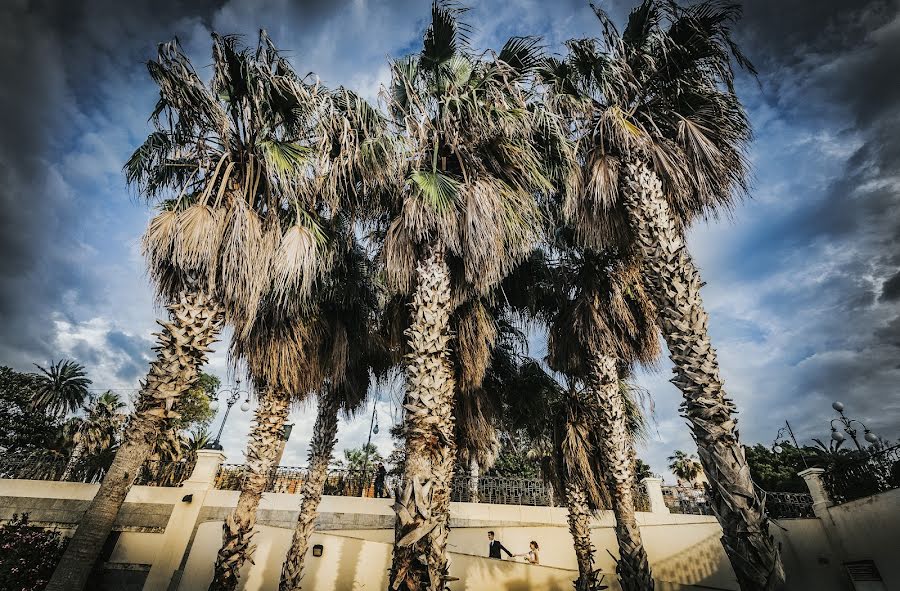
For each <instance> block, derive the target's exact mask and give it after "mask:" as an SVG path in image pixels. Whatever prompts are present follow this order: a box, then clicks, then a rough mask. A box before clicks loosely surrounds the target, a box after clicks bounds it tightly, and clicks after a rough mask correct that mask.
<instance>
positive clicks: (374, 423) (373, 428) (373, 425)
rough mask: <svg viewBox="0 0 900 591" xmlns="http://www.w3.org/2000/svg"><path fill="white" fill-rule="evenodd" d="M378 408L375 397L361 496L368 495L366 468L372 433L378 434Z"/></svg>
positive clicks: (364, 452)
mask: <svg viewBox="0 0 900 591" xmlns="http://www.w3.org/2000/svg"><path fill="white" fill-rule="evenodd" d="M377 409H378V399H377V398H376V399H375V404H373V405H372V420H371V421H369V439H368V440H367V441H366V447H365V449H364V450H363V469H362V485H363V490H362V494H361V495H359V496H361V497H364V496H366V489H368V488H369V487H368V482H367V481H366V470H368V468H369V446H370V445H372V433H375V435H378V417H377V416H376V415H375V411H376V410H377Z"/></svg>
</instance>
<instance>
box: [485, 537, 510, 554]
mask: <svg viewBox="0 0 900 591" xmlns="http://www.w3.org/2000/svg"><path fill="white" fill-rule="evenodd" d="M500 550H503V551H504V552H506V555H507V556H509V557H510V558H511V557H512V552H510V551H509V550H507V549H506V546H504V545H503V544H501V543H500V540H495V539H494V532H492V531H489V532H488V558H497V559H499V558H500Z"/></svg>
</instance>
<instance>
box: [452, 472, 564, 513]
mask: <svg viewBox="0 0 900 591" xmlns="http://www.w3.org/2000/svg"><path fill="white" fill-rule="evenodd" d="M450 494H451V496H450V500H451V501H455V502H457V503H487V504H491V505H531V506H539V507H552V506H553V505H554V499H553V493H552V491H551V490H550V485H548V484H546V483H544V481H543V480H541V479H540V478H511V477H506V476H479V477H477V478H475V477H472V476H457V477H455V478H454V479H453V490H452V492H451V493H450Z"/></svg>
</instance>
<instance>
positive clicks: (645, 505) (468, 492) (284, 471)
mask: <svg viewBox="0 0 900 591" xmlns="http://www.w3.org/2000/svg"><path fill="white" fill-rule="evenodd" d="M306 475H307V468H304V467H298V466H278V467H277V468H275V469H273V470H272V471H271V473H270V476H269V483H268V485H267V486H266V492H277V493H286V494H299V493H300V492H301V488H302V486H303V482H304V481H305V480H306ZM246 476H247V474H246V466H245V465H244V464H222V466H221V467H220V468H219V472H218V473H217V474H216V478H215V487H216V488H217V489H220V490H240V489H241V486H242V484H243V482H244V478H246ZM399 482H400V478H399V477H396V476H391V475H389V476H388V477H387V478H386V480H385V484H384V487H383V489H382V490H381V491H376V489H375V480H374V474H373V472H372V471H366V473H365V474H363V472H362V471H361V470H347V469H342V468H332V469H329V470H328V475H327V476H326V477H325V485H324V487H323V488H324V490H323V494H325V495H333V496H343V497H362V496H365V497H369V498H373V497H375V496H376V492H380V493H381V496H383V497H388V496H393V494H394V491H395V490H396V489H397V485H398V483H399ZM364 493H365V494H364ZM450 499H451V500H452V501H453V502H459V503H485V504H493V505H530V506H541V507H553V506H558V505H562V504H564V503H562V499H555V498H554V496H553V490H552V488H551V487H550V485H549V484H547V483H545V482H544V481H543V480H541V479H540V478H514V477H506V476H479V477H472V476H467V475H459V476H456V477H455V478H454V479H453V485H452V490H451V497H450ZM634 503H635V510H636V511H649V510H650V501H649V498H648V497H647V494H646V492H645V491H644V490H643V488H639V489H638V490H636V491H635V495H634Z"/></svg>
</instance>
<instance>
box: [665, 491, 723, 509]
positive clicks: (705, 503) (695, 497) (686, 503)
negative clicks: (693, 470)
mask: <svg viewBox="0 0 900 591" xmlns="http://www.w3.org/2000/svg"><path fill="white" fill-rule="evenodd" d="M662 494H663V499H664V500H665V502H666V507H668V508H669V511H670V512H672V513H683V514H686V515H712V514H713V512H712V508H711V507H710V506H709V499H707V498H706V493H705V492H704V491H703V489H700V488H691V487H688V486H664V487H662Z"/></svg>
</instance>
